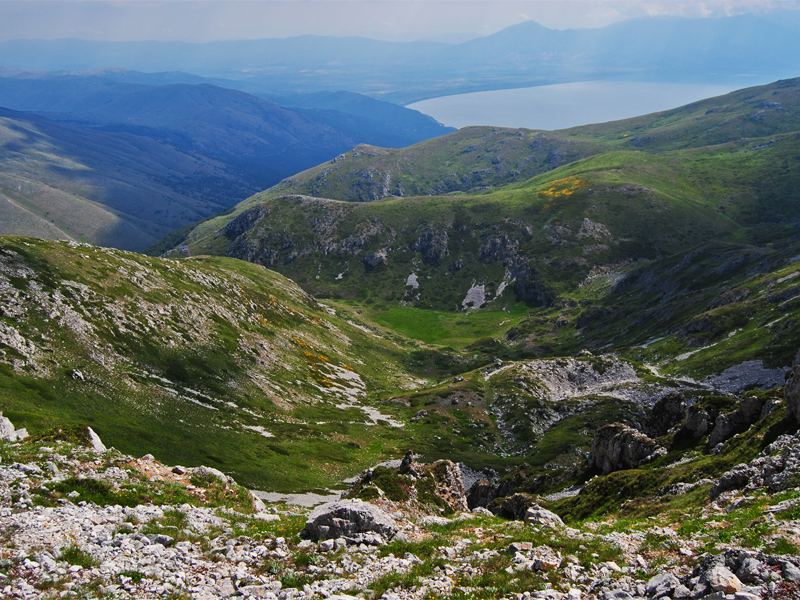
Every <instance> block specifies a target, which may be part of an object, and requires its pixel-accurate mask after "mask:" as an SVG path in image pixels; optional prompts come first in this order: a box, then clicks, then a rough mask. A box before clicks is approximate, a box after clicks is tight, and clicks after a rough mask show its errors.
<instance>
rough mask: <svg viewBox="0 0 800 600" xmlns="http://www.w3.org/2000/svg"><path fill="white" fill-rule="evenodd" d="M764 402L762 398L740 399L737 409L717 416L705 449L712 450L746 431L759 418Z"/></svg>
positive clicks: (749, 397)
mask: <svg viewBox="0 0 800 600" xmlns="http://www.w3.org/2000/svg"><path fill="white" fill-rule="evenodd" d="M764 402H765V401H764V399H763V398H757V397H755V396H748V397H745V398H740V399H739V408H738V409H736V410H735V411H733V412H732V413H729V414H720V415H717V418H716V419H715V420H714V428H713V429H712V430H711V435H709V436H708V443H707V444H706V447H707V448H708V449H712V448H714V447H716V446H717V444H721V443H722V442H724V441H725V440H727V439H730V438H731V437H733V436H734V435H736V434H737V433H742V432H743V431H747V429H748V427H750V425H752V424H753V423H755V422H756V421H758V420H759V419H760V418H761V410H762V409H763V408H764Z"/></svg>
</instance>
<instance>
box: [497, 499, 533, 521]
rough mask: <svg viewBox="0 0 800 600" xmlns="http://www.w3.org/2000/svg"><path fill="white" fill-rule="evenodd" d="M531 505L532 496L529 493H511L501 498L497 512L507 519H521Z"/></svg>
mask: <svg viewBox="0 0 800 600" xmlns="http://www.w3.org/2000/svg"><path fill="white" fill-rule="evenodd" d="M532 505H533V498H532V497H531V496H530V495H529V494H512V495H510V496H507V497H506V498H503V501H502V502H501V503H500V507H499V509H498V512H497V514H498V515H500V516H501V517H505V518H507V519H516V520H521V519H523V518H524V517H525V513H527V512H528V508H530V507H531V506H532Z"/></svg>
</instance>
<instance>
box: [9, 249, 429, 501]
mask: <svg viewBox="0 0 800 600" xmlns="http://www.w3.org/2000/svg"><path fill="white" fill-rule="evenodd" d="M70 244H71V245H70ZM0 297H2V301H0V307H2V308H0V410H2V411H3V412H4V414H6V415H7V416H9V417H10V418H11V419H12V420H13V422H14V423H15V424H18V426H20V427H23V426H24V427H28V428H29V431H31V432H33V433H35V432H38V431H41V430H43V429H45V428H47V427H52V426H56V425H60V424H62V423H65V422H66V423H69V422H88V423H90V424H91V425H92V427H94V428H95V429H96V430H97V431H98V433H99V434H100V435H101V436H102V438H103V439H104V440H105V441H106V443H107V444H108V445H113V446H115V447H117V448H119V449H120V450H123V451H125V452H130V453H134V454H143V453H145V452H148V451H149V452H152V453H154V454H156V455H158V456H162V457H164V458H165V459H166V458H169V460H170V461H173V462H176V463H187V464H199V463H203V464H209V465H212V466H216V467H218V468H220V469H222V470H225V471H228V472H233V473H234V474H235V476H236V478H237V480H239V481H241V482H243V483H247V484H249V485H253V486H258V487H261V488H266V489H298V488H303V487H305V488H310V487H315V486H318V485H322V484H330V483H333V482H335V481H338V480H340V479H341V478H342V477H345V476H347V475H348V474H352V473H353V472H356V471H358V470H359V469H360V468H364V466H366V464H367V463H368V462H369V461H370V460H373V459H375V458H377V457H379V456H383V455H384V453H383V450H382V449H383V447H384V446H387V447H390V448H392V449H393V450H394V451H395V452H399V451H400V446H397V443H398V440H399V439H400V438H402V436H404V433H403V431H402V430H401V429H398V428H395V427H392V426H390V425H389V424H388V423H387V422H385V421H383V420H382V419H385V418H386V419H389V418H391V416H392V413H391V412H390V413H388V414H387V415H385V416H382V415H383V413H377V412H376V413H373V416H374V417H375V418H374V419H373V418H371V417H369V416H368V415H367V414H365V412H364V411H362V409H361V408H359V407H360V406H362V405H363V406H368V405H369V404H370V403H371V402H372V399H374V398H375V397H376V396H377V395H386V394H391V393H396V392H397V391H402V390H403V389H407V388H409V387H416V386H418V385H420V384H421V383H422V382H421V380H420V379H419V378H418V377H414V376H411V375H409V373H408V371H407V370H406V369H405V368H404V366H403V364H402V351H403V346H401V345H398V343H397V342H396V341H394V340H390V339H388V338H387V337H385V336H381V335H379V334H376V333H373V332H372V331H371V330H370V329H368V328H366V327H365V326H364V325H362V324H360V322H359V321H358V317H357V316H356V315H351V314H350V313H349V312H348V311H346V310H339V311H338V312H337V311H335V310H334V309H332V308H330V307H326V306H324V305H322V304H319V303H318V302H316V301H314V300H313V299H312V298H311V297H310V296H308V295H307V294H306V293H305V292H303V291H302V290H301V289H300V288H298V287H297V286H296V285H295V284H293V283H291V282H289V281H287V280H286V279H285V278H283V277H282V276H280V275H278V274H276V273H274V272H271V271H268V270H266V269H264V268H262V267H259V266H256V265H251V264H248V263H243V262H240V261H235V260H230V259H224V258H206V259H194V260H191V261H172V260H164V259H153V258H148V257H144V256H141V255H137V254H132V253H127V252H123V251H117V250H106V249H100V248H96V247H92V246H88V245H76V244H74V243H67V242H48V241H41V240H33V239H30V238H17V237H3V238H0ZM401 341H402V340H401ZM290 465H291V468H290Z"/></svg>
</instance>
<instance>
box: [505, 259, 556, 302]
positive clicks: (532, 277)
mask: <svg viewBox="0 0 800 600" xmlns="http://www.w3.org/2000/svg"><path fill="white" fill-rule="evenodd" d="M503 266H504V267H505V268H506V271H508V277H509V279H511V280H512V281H513V282H514V292H515V293H516V294H517V298H519V299H520V300H521V301H522V302H525V303H527V304H540V305H542V306H550V305H551V304H553V302H554V301H555V294H554V293H553V292H552V291H551V290H549V289H547V288H546V287H545V286H544V284H542V282H541V280H540V279H539V274H538V273H537V272H536V270H534V269H533V268H532V267H531V266H530V264H529V262H528V259H527V258H525V257H524V256H520V255H518V254H515V255H513V256H510V257H508V258H506V259H505V260H504V261H503Z"/></svg>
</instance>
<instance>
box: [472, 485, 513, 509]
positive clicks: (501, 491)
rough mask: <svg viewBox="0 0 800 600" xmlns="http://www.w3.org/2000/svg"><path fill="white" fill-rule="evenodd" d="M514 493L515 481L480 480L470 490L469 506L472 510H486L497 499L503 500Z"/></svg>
mask: <svg viewBox="0 0 800 600" xmlns="http://www.w3.org/2000/svg"><path fill="white" fill-rule="evenodd" d="M513 492H514V481H513V480H510V479H507V480H505V481H501V482H491V481H486V480H485V479H479V480H478V481H476V482H475V483H474V484H472V487H471V488H469V496H467V504H468V505H469V507H470V508H486V507H487V506H489V505H490V504H491V503H492V501H493V500H495V499H496V498H503V497H505V496H508V495H509V494H512V493H513Z"/></svg>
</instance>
